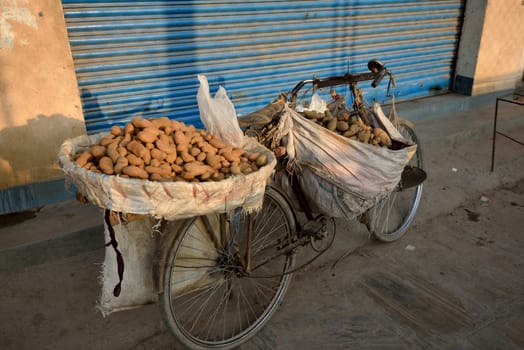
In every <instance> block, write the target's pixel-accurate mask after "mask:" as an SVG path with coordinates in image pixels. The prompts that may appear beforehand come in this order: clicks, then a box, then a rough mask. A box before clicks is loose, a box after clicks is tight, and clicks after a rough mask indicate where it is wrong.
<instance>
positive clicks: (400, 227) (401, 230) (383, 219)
mask: <svg viewBox="0 0 524 350" xmlns="http://www.w3.org/2000/svg"><path fill="white" fill-rule="evenodd" d="M398 130H399V132H400V133H401V134H402V135H403V136H404V137H405V138H406V139H408V140H411V141H412V142H413V143H416V144H417V151H416V153H415V154H414V155H413V157H412V158H411V160H410V162H409V164H408V165H409V166H416V167H418V168H421V169H423V162H422V149H421V147H420V144H419V142H418V139H417V136H416V134H415V131H413V129H412V128H410V127H409V126H408V125H406V124H405V123H401V124H400V125H399V127H398ZM421 197H422V184H419V185H418V186H415V187H411V188H406V189H400V188H399V189H397V190H395V191H393V192H391V193H390V194H389V195H387V196H386V197H385V198H383V199H382V200H380V201H379V202H378V203H377V204H376V205H375V206H374V207H373V208H371V209H370V212H369V216H370V231H371V233H372V234H373V236H374V237H375V238H377V239H378V240H380V241H383V242H392V241H394V240H397V239H399V238H400V237H402V236H403V235H404V234H405V233H406V231H407V230H408V228H409V226H410V225H411V223H412V222H413V219H414V218H415V214H416V212H417V209H418V206H419V204H420V198H421Z"/></svg>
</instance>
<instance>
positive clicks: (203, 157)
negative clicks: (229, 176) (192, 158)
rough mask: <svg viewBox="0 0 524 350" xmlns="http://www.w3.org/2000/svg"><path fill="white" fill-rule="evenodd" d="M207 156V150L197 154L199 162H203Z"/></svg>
mask: <svg viewBox="0 0 524 350" xmlns="http://www.w3.org/2000/svg"><path fill="white" fill-rule="evenodd" d="M206 158H207V153H206V152H200V153H199V154H198V155H197V156H196V160H198V161H199V162H203V161H205V160H206Z"/></svg>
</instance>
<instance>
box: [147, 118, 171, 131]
mask: <svg viewBox="0 0 524 350" xmlns="http://www.w3.org/2000/svg"><path fill="white" fill-rule="evenodd" d="M151 123H153V125H154V127H155V128H157V129H165V128H167V127H171V119H169V118H168V117H160V118H155V119H151Z"/></svg>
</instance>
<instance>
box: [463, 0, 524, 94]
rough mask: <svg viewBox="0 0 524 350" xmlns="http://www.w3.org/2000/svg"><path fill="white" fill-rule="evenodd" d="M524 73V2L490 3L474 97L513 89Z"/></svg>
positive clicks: (477, 69)
mask: <svg viewBox="0 0 524 350" xmlns="http://www.w3.org/2000/svg"><path fill="white" fill-rule="evenodd" d="M523 69H524V1H522V0H488V2H487V4H486V12H485V17H484V24H483V27H482V35H481V37H480V47H479V50H478V58H477V63H476V69H475V75H474V83H473V92H472V94H473V95H478V94H483V93H489V92H494V91H499V90H508V89H514V88H516V87H518V86H520V85H522V76H523Z"/></svg>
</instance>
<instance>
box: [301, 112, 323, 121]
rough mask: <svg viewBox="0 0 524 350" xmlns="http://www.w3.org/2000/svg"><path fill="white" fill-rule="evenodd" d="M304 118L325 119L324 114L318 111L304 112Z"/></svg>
mask: <svg viewBox="0 0 524 350" xmlns="http://www.w3.org/2000/svg"><path fill="white" fill-rule="evenodd" d="M304 116H305V117H306V118H308V119H322V118H324V113H320V112H317V111H307V110H305V111H304Z"/></svg>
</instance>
